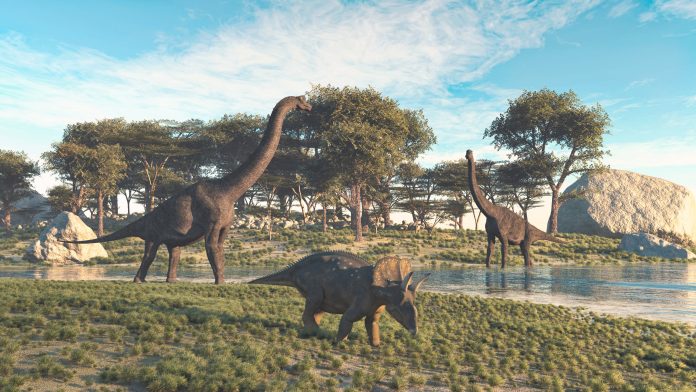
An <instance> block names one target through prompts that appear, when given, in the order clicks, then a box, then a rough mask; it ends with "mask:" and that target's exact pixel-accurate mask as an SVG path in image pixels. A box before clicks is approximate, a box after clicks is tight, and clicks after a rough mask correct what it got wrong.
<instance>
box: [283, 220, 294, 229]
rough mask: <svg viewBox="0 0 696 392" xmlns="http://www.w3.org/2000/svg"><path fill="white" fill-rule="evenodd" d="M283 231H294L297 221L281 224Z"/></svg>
mask: <svg viewBox="0 0 696 392" xmlns="http://www.w3.org/2000/svg"><path fill="white" fill-rule="evenodd" d="M281 227H282V228H283V229H292V228H293V227H295V221H285V222H283V223H282V224H281Z"/></svg>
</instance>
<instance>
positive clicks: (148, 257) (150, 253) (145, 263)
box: [133, 241, 160, 283]
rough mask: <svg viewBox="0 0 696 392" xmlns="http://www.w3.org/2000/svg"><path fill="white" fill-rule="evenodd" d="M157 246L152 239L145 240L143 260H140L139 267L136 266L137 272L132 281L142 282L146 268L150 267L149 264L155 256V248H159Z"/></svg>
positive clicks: (145, 274)
mask: <svg viewBox="0 0 696 392" xmlns="http://www.w3.org/2000/svg"><path fill="white" fill-rule="evenodd" d="M159 246H160V244H159V243H156V242H153V241H145V252H144V254H143V260H142V262H140V268H138V272H136V274H135V278H133V282H136V283H142V282H144V281H145V277H146V276H147V270H148V269H150V265H151V264H152V262H153V261H154V260H155V256H157V249H158V248H159Z"/></svg>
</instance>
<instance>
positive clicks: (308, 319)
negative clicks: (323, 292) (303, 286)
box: [302, 293, 322, 333]
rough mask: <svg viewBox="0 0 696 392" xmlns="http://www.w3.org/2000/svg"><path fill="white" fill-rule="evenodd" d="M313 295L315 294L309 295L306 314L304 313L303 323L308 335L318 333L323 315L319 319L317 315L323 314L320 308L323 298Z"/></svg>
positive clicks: (306, 302) (305, 309)
mask: <svg viewBox="0 0 696 392" xmlns="http://www.w3.org/2000/svg"><path fill="white" fill-rule="evenodd" d="M313 294H314V293H307V299H306V300H305V308H304V312H302V323H303V324H304V328H305V332H307V333H314V332H316V331H317V330H318V329H319V320H321V315H319V318H318V319H317V318H316V317H315V315H317V314H320V313H321V309H320V307H321V301H322V298H321V297H319V296H317V295H313Z"/></svg>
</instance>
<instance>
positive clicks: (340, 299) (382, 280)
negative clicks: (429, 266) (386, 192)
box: [249, 251, 430, 346]
mask: <svg viewBox="0 0 696 392" xmlns="http://www.w3.org/2000/svg"><path fill="white" fill-rule="evenodd" d="M428 276H430V274H428V275H425V276H424V277H422V278H420V279H419V280H418V281H416V282H412V280H413V272H412V271H411V263H410V262H409V261H408V260H406V259H402V258H399V257H395V256H393V257H385V258H383V259H381V260H379V261H378V262H377V263H376V264H375V265H374V266H373V265H371V264H370V263H368V262H367V261H365V260H363V259H361V258H360V257H358V256H356V255H354V254H352V253H348V252H340V251H328V252H320V253H314V254H311V255H309V256H306V257H305V258H303V259H300V260H299V261H297V262H295V263H294V264H291V265H289V266H288V267H286V268H285V269H283V270H281V271H278V272H276V273H273V274H271V275H267V276H264V277H262V278H258V279H255V280H252V281H251V282H249V283H252V284H272V285H281V286H290V287H294V288H296V289H297V290H299V292H300V294H302V296H304V297H305V309H304V312H303V313H302V322H303V323H304V328H305V330H306V331H307V332H314V331H316V330H317V329H318V328H319V322H320V320H321V316H322V314H323V313H324V312H328V313H334V314H343V317H341V322H340V324H339V326H338V335H337V336H336V342H340V341H342V340H343V339H345V338H346V337H347V336H348V334H349V333H350V331H351V329H352V328H353V323H354V322H356V321H358V320H360V319H362V318H365V329H367V336H368V338H369V340H370V344H371V345H373V346H378V345H379V325H378V324H377V323H378V321H379V318H380V316H381V313H382V312H383V311H384V310H385V309H386V310H387V312H388V313H389V314H390V315H391V316H392V317H394V319H396V321H398V322H399V324H401V325H402V326H404V328H406V329H407V330H409V331H410V332H411V333H412V334H414V335H415V334H416V332H417V330H418V327H417V325H416V317H417V311H416V307H415V305H414V301H415V299H416V291H417V290H418V287H419V286H420V285H421V284H422V283H423V282H424V281H425V280H426V279H427V278H428Z"/></svg>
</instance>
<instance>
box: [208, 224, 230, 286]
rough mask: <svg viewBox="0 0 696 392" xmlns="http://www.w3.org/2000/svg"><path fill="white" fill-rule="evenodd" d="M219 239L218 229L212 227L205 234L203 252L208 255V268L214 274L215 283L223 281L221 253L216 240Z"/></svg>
mask: <svg viewBox="0 0 696 392" xmlns="http://www.w3.org/2000/svg"><path fill="white" fill-rule="evenodd" d="M219 239H220V229H219V228H213V229H211V230H210V231H209V232H208V235H206V236H205V253H206V255H207V256H208V262H209V263H210V268H212V269H213V275H214V276H215V284H222V283H225V277H224V271H223V270H222V269H221V268H220V265H221V264H222V262H221V259H222V253H221V252H220V248H219V247H218V241H219Z"/></svg>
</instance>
